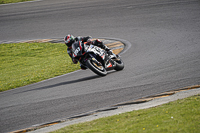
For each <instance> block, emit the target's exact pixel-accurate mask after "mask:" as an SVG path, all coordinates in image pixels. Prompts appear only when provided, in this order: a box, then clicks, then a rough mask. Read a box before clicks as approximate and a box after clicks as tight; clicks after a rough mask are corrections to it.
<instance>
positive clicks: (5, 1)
mask: <svg viewBox="0 0 200 133" xmlns="http://www.w3.org/2000/svg"><path fill="white" fill-rule="evenodd" d="M24 1H31V0H0V4H8V3H17V2H24Z"/></svg>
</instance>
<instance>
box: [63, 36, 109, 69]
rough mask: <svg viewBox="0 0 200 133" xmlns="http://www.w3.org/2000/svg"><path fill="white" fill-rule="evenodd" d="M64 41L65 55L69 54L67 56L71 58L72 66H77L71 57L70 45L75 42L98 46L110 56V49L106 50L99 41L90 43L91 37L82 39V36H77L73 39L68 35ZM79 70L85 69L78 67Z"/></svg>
mask: <svg viewBox="0 0 200 133" xmlns="http://www.w3.org/2000/svg"><path fill="white" fill-rule="evenodd" d="M64 41H65V44H66V45H67V47H68V48H67V53H68V54H69V56H70V57H71V58H72V61H73V63H74V64H77V63H78V61H77V60H75V59H73V57H72V44H73V43H74V42H76V41H81V42H83V43H84V42H86V44H87V45H90V44H92V45H95V46H98V47H100V48H102V49H104V50H106V51H107V52H108V54H112V51H111V49H110V48H108V47H107V46H106V45H104V44H103V42H102V41H100V40H99V39H96V40H94V41H92V37H91V36H87V37H82V36H78V37H74V36H73V35H71V34H68V35H67V36H65V38H64ZM80 67H81V69H82V70H85V69H87V68H86V67H85V66H83V65H80Z"/></svg>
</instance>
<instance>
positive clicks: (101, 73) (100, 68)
mask: <svg viewBox="0 0 200 133" xmlns="http://www.w3.org/2000/svg"><path fill="white" fill-rule="evenodd" d="M86 65H87V67H88V68H89V69H90V70H92V71H93V72H94V73H96V74H98V75H99V76H106V75H107V71H106V69H105V68H104V67H103V66H102V65H99V64H97V63H96V62H95V61H93V60H92V59H88V60H87V61H86Z"/></svg>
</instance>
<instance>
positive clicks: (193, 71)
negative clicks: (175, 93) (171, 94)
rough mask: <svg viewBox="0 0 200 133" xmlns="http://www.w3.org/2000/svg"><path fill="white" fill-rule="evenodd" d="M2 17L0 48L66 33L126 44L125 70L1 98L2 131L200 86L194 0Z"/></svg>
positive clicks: (19, 11)
mask: <svg viewBox="0 0 200 133" xmlns="http://www.w3.org/2000/svg"><path fill="white" fill-rule="evenodd" d="M0 12H1V14H0V31H1V32H0V43H3V42H13V41H14V42H16V41H22V40H32V39H44V38H59V37H64V36H65V35H66V34H68V33H71V34H74V35H76V36H77V35H82V36H85V35H92V36H93V37H95V38H99V37H109V38H118V39H123V40H126V41H127V42H130V44H131V47H130V48H129V49H128V50H127V51H126V52H124V53H123V54H122V59H123V61H124V63H125V69H124V70H123V71H120V72H115V71H112V72H109V74H108V75H107V76H106V77H99V76H97V75H95V74H94V73H92V72H90V71H89V70H86V71H77V72H74V73H70V74H66V75H63V76H60V77H57V78H54V79H51V80H47V81H43V82H40V83H37V84H33V85H29V86H25V87H21V88H17V89H14V90H10V91H6V92H2V93H0V116H1V117H0V123H1V124H0V132H9V131H14V130H18V129H23V128H27V127H31V126H32V125H36V124H40V123H45V122H50V121H54V120H56V119H62V118H67V117H71V116H75V115H78V114H82V113H85V112H89V111H91V110H97V109H101V108H105V107H109V106H111V105H115V104H117V103H122V102H125V101H131V100H136V99H139V98H141V97H147V96H151V95H154V94H159V93H162V92H166V91H170V90H175V89H178V88H183V87H186V86H193V85H199V84H200V58H199V57H200V1H199V0H162V1H160V0H151V1H149V0H123V1H121V0H95V1H93V0H84V1H81V0H67V1H66V0H56V1H55V0H42V1H36V2H28V3H20V4H11V5H4V6H0Z"/></svg>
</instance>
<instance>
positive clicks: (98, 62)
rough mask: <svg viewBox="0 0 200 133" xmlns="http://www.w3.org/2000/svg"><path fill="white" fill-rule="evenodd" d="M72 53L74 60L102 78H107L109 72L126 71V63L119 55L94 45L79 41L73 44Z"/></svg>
mask: <svg viewBox="0 0 200 133" xmlns="http://www.w3.org/2000/svg"><path fill="white" fill-rule="evenodd" d="M72 53H73V54H72V57H73V59H75V60H77V61H79V62H80V64H81V65H83V66H85V67H87V68H89V69H90V70H91V71H93V72H94V73H96V74H98V75H100V76H106V75H107V71H109V70H116V71H120V70H122V69H124V63H123V61H122V60H121V58H120V57H119V55H115V54H114V53H112V54H110V53H108V52H107V51H105V50H103V49H101V48H100V47H97V46H94V45H92V44H90V45H88V44H86V43H82V42H81V41H77V42H75V43H73V44H72Z"/></svg>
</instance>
